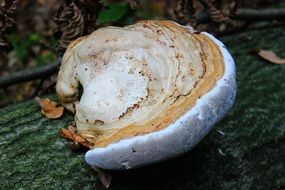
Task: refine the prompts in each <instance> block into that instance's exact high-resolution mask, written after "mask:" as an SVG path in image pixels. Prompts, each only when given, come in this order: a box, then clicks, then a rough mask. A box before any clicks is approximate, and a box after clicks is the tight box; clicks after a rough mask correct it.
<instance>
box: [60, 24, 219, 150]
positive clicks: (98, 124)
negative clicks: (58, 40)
mask: <svg viewBox="0 0 285 190" xmlns="http://www.w3.org/2000/svg"><path fill="white" fill-rule="evenodd" d="M223 70H224V60H223V56H222V54H221V52H220V50H219V48H218V46H217V45H216V44H215V43H214V42H213V40H211V39H210V37H208V36H207V35H203V34H196V33H195V32H193V30H192V29H191V28H190V27H185V26H181V25H178V24H176V23H174V22H171V21H141V22H138V23H137V24H134V25H130V26H126V27H123V28H120V27H113V26H110V27H104V28H101V29H99V30H97V31H95V32H93V33H92V34H91V35H89V36H86V37H83V38H80V39H78V40H76V41H75V42H73V43H72V44H70V45H69V47H68V49H67V51H66V53H65V55H64V57H63V61H62V66H61V69H60V72H59V75H58V83H57V93H58V95H59V97H60V99H61V101H62V102H63V105H64V106H65V107H66V108H67V109H68V110H70V111H71V112H74V113H75V120H76V124H77V128H78V131H79V132H80V133H81V134H82V135H83V136H84V137H85V138H88V139H89V140H90V141H92V142H94V143H95V146H98V147H102V146H106V145H108V144H110V143H112V142H116V141H118V140H120V139H123V138H127V137H132V136H137V135H143V134H147V133H151V132H153V131H157V130H160V129H163V128H165V127H167V126H169V125H170V124H171V123H173V122H175V121H176V120H177V119H178V118H180V117H181V116H182V115H183V114H185V113H186V111H188V110H189V109H191V107H192V106H193V105H194V104H195V103H196V100H197V99H199V98H200V97H201V96H203V95H204V94H205V93H207V91H209V90H211V89H212V88H213V87H214V86H215V85H216V81H217V80H218V79H219V78H220V77H221V76H222V75H223ZM79 85H82V87H83V94H82V96H81V98H80V97H79V90H78V88H79ZM79 98H80V100H79Z"/></svg>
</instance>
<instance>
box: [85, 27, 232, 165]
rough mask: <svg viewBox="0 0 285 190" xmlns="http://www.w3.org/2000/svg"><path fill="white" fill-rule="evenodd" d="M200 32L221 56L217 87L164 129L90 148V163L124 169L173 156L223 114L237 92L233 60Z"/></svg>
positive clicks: (185, 148) (224, 50)
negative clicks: (218, 50) (221, 65)
mask: <svg viewBox="0 0 285 190" xmlns="http://www.w3.org/2000/svg"><path fill="white" fill-rule="evenodd" d="M202 34H203V35H205V36H207V37H209V38H210V39H211V40H212V41H214V42H215V44H216V45H217V46H218V47H219V49H220V51H221V54H222V56H223V59H224V74H223V76H222V77H221V78H220V79H218V80H217V82H216V86H215V87H213V88H212V89H211V90H210V91H208V92H207V93H206V94H204V95H203V96H202V97H201V98H199V99H197V101H196V104H195V105H194V106H193V107H191V108H190V110H189V111H187V112H186V113H185V114H184V115H182V116H181V117H180V118H179V119H177V120H176V121H175V122H174V123H172V124H170V125H169V126H167V127H166V128H164V129H161V130H159V131H155V132H152V133H148V134H145V135H140V136H135V137H131V138H127V139H122V140H119V141H118V142H114V143H112V144H109V145H107V146H106V147H102V148H95V149H92V150H89V151H88V152H87V153H86V154H85V160H86V162H87V163H88V164H89V165H91V166H92V167H94V168H102V169H109V170H123V169H131V168H138V167H141V166H144V165H149V164H153V163H156V162H159V161H161V160H165V159H169V158H172V157H176V156H178V155H180V154H183V153H185V152H187V151H189V150H190V149H191V148H192V147H193V146H194V145H195V144H197V143H198V142H199V141H200V140H201V139H202V138H203V137H204V136H205V135H206V134H207V133H208V132H209V131H210V129H211V128H212V127H213V126H214V124H215V123H217V122H218V121H219V120H220V119H221V118H222V117H223V116H225V114H226V113H227V112H228V111H229V110H230V108H231V107H232V105H233V103H234V100H235V95H236V81H235V64H234V60H233V58H232V56H231V55H230V53H229V52H228V50H227V49H226V47H225V46H224V44H223V43H222V42H220V41H219V40H217V39H216V38H215V37H214V36H212V35H211V34H209V33H207V32H202ZM221 93H222V94H221ZM221 95H224V96H221ZM211 102H212V103H213V102H214V103H215V105H213V104H212V103H211ZM205 107H206V109H205ZM192 118H194V119H193V120H192V121H191V119H192ZM195 119H196V121H194V120H195ZM195 122H196V123H195ZM191 123H194V124H195V125H196V124H197V126H198V125H199V126H200V125H201V126H200V128H199V129H198V132H196V131H195V130H196V129H194V128H195V127H196V126H189V125H191ZM180 138H181V139H182V140H181V141H183V140H184V141H185V142H186V141H187V139H188V140H189V141H188V142H191V143H188V144H187V143H186V144H183V143H185V142H180Z"/></svg>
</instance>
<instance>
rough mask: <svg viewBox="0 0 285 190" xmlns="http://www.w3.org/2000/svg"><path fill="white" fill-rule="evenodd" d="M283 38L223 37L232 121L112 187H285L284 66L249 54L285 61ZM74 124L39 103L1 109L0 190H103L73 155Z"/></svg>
mask: <svg viewBox="0 0 285 190" xmlns="http://www.w3.org/2000/svg"><path fill="white" fill-rule="evenodd" d="M284 36H285V26H284V25H283V26H279V27H276V28H274V27H272V28H267V29H260V30H251V31H246V32H243V33H240V34H234V35H229V36H225V37H223V38H222V41H224V42H225V45H226V46H227V47H228V49H229V50H230V52H231V53H232V55H233V57H234V59H235V61H236V66H237V81H238V95H237V100H236V103H235V105H234V108H233V109H232V110H231V112H230V113H229V115H228V116H227V117H226V118H224V119H223V120H222V121H221V122H220V123H219V124H217V125H216V127H214V128H213V130H212V131H211V132H210V133H209V135H207V137H206V138H205V139H204V140H203V141H202V142H200V143H199V144H198V145H197V146H196V147H195V148H194V149H193V150H192V151H190V152H189V153H187V154H184V155H182V156H180V157H178V158H175V159H172V160H169V161H165V162H162V163H159V164H155V165H152V166H148V167H144V168H141V169H137V170H131V171H125V172H113V181H112V183H111V188H110V189H205V190H208V189H219V190H220V189H229V190H233V189H266V190H267V189H284V188H285V163H284V158H285V65H274V64H270V63H268V62H266V61H263V60H261V59H259V58H258V57H256V56H254V55H251V54H249V50H250V49H251V48H256V49H267V50H273V51H274V52H276V53H277V54H278V55H279V56H280V57H283V58H285V46H284V44H285V37H284ZM51 97H52V99H56V96H55V95H52V96H51ZM72 120H73V116H72V115H70V114H69V113H65V114H64V115H63V117H62V118H60V119H57V120H49V119H46V118H44V117H43V116H42V114H41V112H40V109H39V107H38V106H37V105H36V103H35V102H34V101H27V102H24V103H19V104H16V105H12V106H8V107H6V108H2V109H1V110H0V153H1V155H0V189H20V188H22V189H94V188H95V189H102V186H101V185H100V181H99V179H98V176H97V174H96V172H95V171H93V170H92V169H91V168H90V167H89V166H87V165H86V163H85V162H84V151H79V152H74V151H72V150H71V149H70V148H69V146H68V143H67V142H66V141H65V140H64V139H62V138H61V137H60V136H59V129H60V128H62V127H66V126H67V125H68V124H69V122H71V121H72Z"/></svg>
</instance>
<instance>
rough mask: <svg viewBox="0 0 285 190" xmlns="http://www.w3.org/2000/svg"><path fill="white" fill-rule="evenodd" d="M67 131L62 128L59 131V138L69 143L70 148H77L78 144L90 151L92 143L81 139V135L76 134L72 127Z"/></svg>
mask: <svg viewBox="0 0 285 190" xmlns="http://www.w3.org/2000/svg"><path fill="white" fill-rule="evenodd" d="M68 128H69V129H65V128H62V129H61V131H60V136H61V137H63V138H65V139H67V140H69V141H71V143H72V144H71V145H72V147H76V148H79V147H78V146H77V145H78V144H80V145H82V146H84V147H86V148H89V149H91V148H92V147H93V143H92V142H89V141H88V140H87V139H85V138H83V137H82V136H81V135H79V134H77V131H76V130H74V125H72V127H71V126H69V127H68Z"/></svg>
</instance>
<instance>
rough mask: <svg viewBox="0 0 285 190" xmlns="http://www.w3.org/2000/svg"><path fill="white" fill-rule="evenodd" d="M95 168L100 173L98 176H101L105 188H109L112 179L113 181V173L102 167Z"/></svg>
mask: <svg viewBox="0 0 285 190" xmlns="http://www.w3.org/2000/svg"><path fill="white" fill-rule="evenodd" d="M94 170H95V171H96V172H97V174H98V176H99V178H100V181H101V183H102V184H103V186H104V187H105V188H109V187H110V184H111V181H112V175H111V173H110V172H109V171H106V170H102V169H99V168H94Z"/></svg>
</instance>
